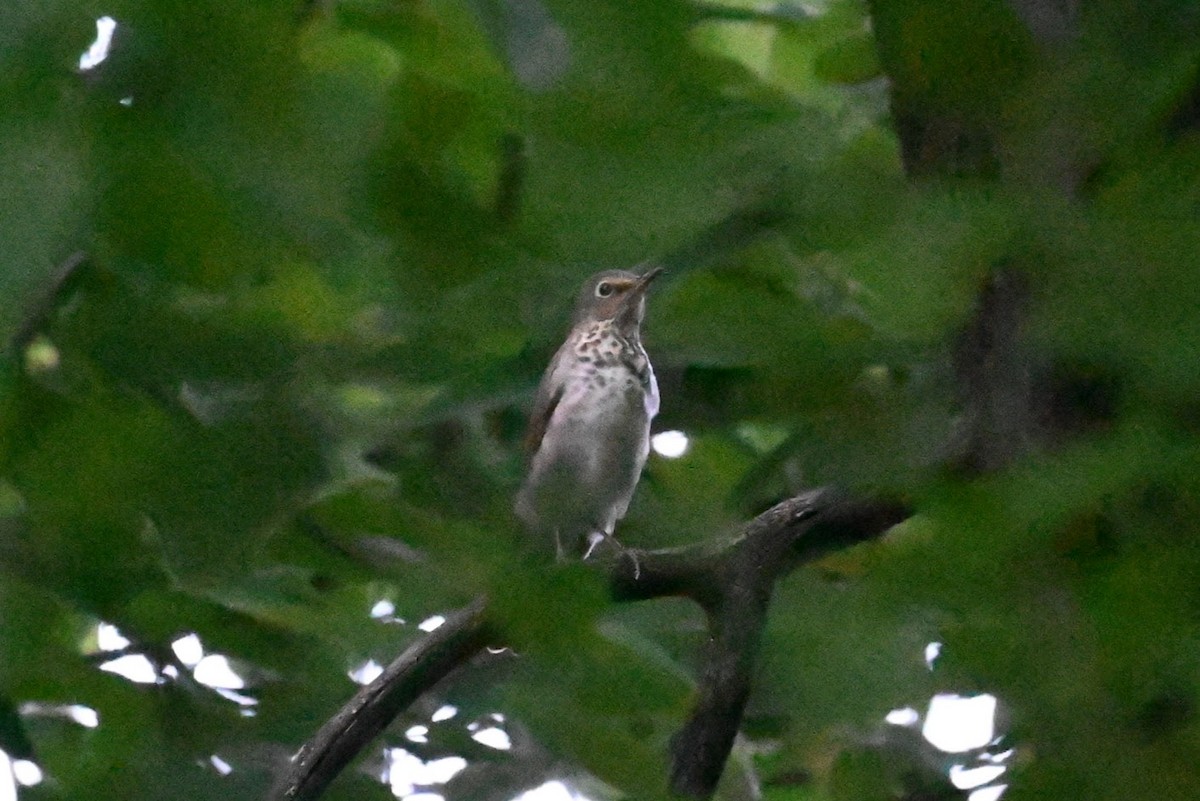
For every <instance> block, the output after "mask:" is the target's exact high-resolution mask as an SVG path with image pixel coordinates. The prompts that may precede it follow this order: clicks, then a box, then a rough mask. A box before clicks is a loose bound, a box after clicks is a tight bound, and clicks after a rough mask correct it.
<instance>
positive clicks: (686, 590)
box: [269, 488, 911, 801]
mask: <svg viewBox="0 0 1200 801" xmlns="http://www.w3.org/2000/svg"><path fill="white" fill-rule="evenodd" d="M910 514H911V510H910V509H909V508H908V506H907V505H905V504H904V503H902V502H899V501H895V500H879V499H869V500H862V499H854V498H850V497H848V496H845V495H843V494H842V493H840V492H838V491H836V490H832V489H827V488H826V489H817V490H813V491H811V492H806V493H804V494H802V495H798V496H796V497H794V498H789V499H788V500H785V501H783V502H781V503H779V504H776V505H775V506H773V507H771V508H770V509H768V510H767V511H765V512H763V513H762V514H760V515H759V516H758V517H756V518H754V519H753V520H751V521H750V522H748V523H747V524H746V525H745V526H743V527H742V529H741V530H740V531H739V532H738V533H737V534H736V535H734V536H732V537H724V538H720V537H719V538H714V539H712V540H709V541H705V542H702V543H699V544H696V545H690V546H685V547H682V548H670V549H662V550H637V549H628V550H626V551H624V552H621V553H618V554H616V555H614V556H612V557H611V558H609V559H608V560H606V561H604V562H600V563H599V564H598V567H599V568H601V569H603V570H605V571H606V572H607V573H608V578H609V591H610V593H611V595H612V598H613V600H614V601H618V602H630V601H640V600H648V599H652V598H660V597H664V596H681V597H686V598H690V599H692V600H694V601H695V602H696V603H698V604H699V605H700V606H701V607H703V609H704V610H705V612H706V614H707V616H708V622H709V635H710V639H709V647H708V651H707V653H706V656H705V661H704V665H703V667H702V668H701V673H700V678H699V682H698V686H697V693H696V704H695V707H694V708H693V710H692V713H691V715H690V716H689V718H688V721H687V723H686V724H685V725H684V727H683V728H682V729H681V730H680V731H679V732H678V734H676V736H675V737H674V738H673V740H672V743H671V790H672V792H674V793H675V794H676V795H679V796H682V797H685V798H696V799H705V798H709V797H711V796H712V794H713V792H714V790H715V789H716V785H717V781H718V780H719V779H720V777H721V772H722V770H723V769H724V766H725V762H726V759H727V758H728V756H729V750H730V748H732V746H733V741H734V737H735V736H736V735H737V731H738V728H739V727H740V725H741V720H742V713H743V711H744V710H745V706H746V701H747V699H748V698H749V695H750V679H751V676H752V674H753V668H754V661H755V658H756V656H757V653H758V645H759V641H760V639H761V637H762V631H763V627H764V626H765V624H766V617H767V610H768V607H769V604H770V599H771V593H772V591H773V590H774V586H775V582H776V581H777V580H778V579H779V578H780V577H782V576H784V575H786V574H787V573H789V572H791V571H792V570H794V569H796V568H797V567H800V566H801V565H804V564H807V563H810V562H812V561H814V560H816V559H819V558H820V557H822V556H824V555H826V554H828V553H831V552H833V551H837V550H841V549H844V548H848V547H850V546H852V545H855V544H858V543H860V542H864V541H866V540H870V539H874V538H876V537H879V536H880V535H881V534H883V533H884V532H885V531H887V530H888V529H889V528H891V527H892V526H893V525H895V524H896V523H899V522H901V521H902V520H904V519H905V518H907V517H908V516H909V515H910ZM485 609H486V600H485V599H484V598H483V597H482V596H481V597H479V598H477V599H475V600H474V601H473V602H472V603H471V604H469V605H468V606H466V607H464V608H463V609H460V610H458V611H457V612H455V613H453V614H451V615H448V616H447V620H446V622H445V623H443V624H442V625H441V627H440V628H438V629H437V630H436V631H435V632H434V633H433V634H431V635H429V637H427V638H425V639H423V640H421V641H420V642H418V643H416V644H415V645H413V646H411V647H409V648H408V649H407V650H406V651H405V652H404V653H403V654H401V655H400V656H399V657H398V658H397V659H396V660H395V661H394V662H392V664H390V665H389V666H388V668H387V670H385V671H384V673H383V674H382V675H381V676H380V677H379V678H377V679H376V680H375V681H374V682H372V683H371V684H370V685H368V686H367V687H364V688H363V689H362V690H360V691H359V692H358V693H357V694H356V695H355V696H354V698H352V699H351V700H350V701H349V702H348V703H347V704H346V705H345V706H344V707H343V708H342V709H341V710H340V711H339V712H338V713H337V714H336V715H334V716H333V717H332V718H330V719H329V721H328V722H326V724H325V725H324V726H322V727H321V729H320V731H318V732H317V733H316V734H315V735H314V736H313V738H312V739H311V740H310V741H309V742H308V743H307V744H305V746H304V747H303V748H301V749H300V752H299V753H298V754H297V755H296V757H295V758H294V759H293V760H292V762H291V764H290V766H289V768H288V771H287V772H286V774H285V775H284V776H282V777H281V778H280V780H279V781H278V782H277V783H276V785H275V787H274V788H273V790H272V792H271V794H270V796H269V798H270V799H272V801H284V800H285V799H286V801H312V799H315V798H317V797H318V796H319V795H320V793H321V792H322V790H323V789H324V788H325V786H326V785H328V784H329V782H330V781H332V780H333V778H334V777H335V776H336V775H337V774H338V773H339V772H340V771H341V770H342V769H343V768H344V767H345V766H346V765H347V764H348V763H349V762H350V761H351V760H352V759H353V758H354V757H355V755H357V754H358V752H359V751H360V750H361V749H362V748H363V747H365V746H366V744H367V743H369V742H370V741H371V740H373V739H374V738H375V737H376V736H378V734H379V733H380V732H382V731H383V729H384V728H386V727H387V725H388V724H389V723H390V722H391V721H392V719H393V718H395V716H396V715H398V714H399V713H400V712H401V711H403V709H404V708H405V707H406V706H408V705H409V704H410V703H412V702H413V701H414V700H416V698H417V697H418V696H420V695H421V694H422V693H423V692H425V691H427V690H429V689H430V688H432V687H433V686H434V685H435V684H437V683H438V682H439V681H440V680H441V679H443V678H444V677H445V676H446V675H447V674H448V673H450V672H451V671H452V670H453V669H454V668H455V667H457V666H459V665H460V664H462V663H464V662H465V661H467V660H468V659H469V658H471V656H473V655H474V654H475V653H476V652H477V651H478V650H479V649H480V648H482V647H483V645H484V644H485V640H488V639H496V637H495V635H494V632H492V631H491V630H490V628H489V626H488V623H487V619H486V612H485Z"/></svg>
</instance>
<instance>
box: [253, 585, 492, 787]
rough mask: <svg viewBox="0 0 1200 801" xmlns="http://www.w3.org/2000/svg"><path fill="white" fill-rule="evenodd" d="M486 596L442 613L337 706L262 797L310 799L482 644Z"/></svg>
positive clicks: (484, 637) (484, 629) (484, 636)
mask: <svg viewBox="0 0 1200 801" xmlns="http://www.w3.org/2000/svg"><path fill="white" fill-rule="evenodd" d="M486 605H487V602H486V599H485V598H484V597H483V596H480V597H478V598H476V599H475V600H473V601H472V602H471V603H469V604H467V605H466V606H465V607H463V608H462V609H459V610H457V611H455V612H452V613H450V614H448V615H446V622H445V623H443V624H442V625H441V626H439V627H438V628H437V629H436V630H435V631H433V632H432V633H431V634H430V635H429V636H427V637H425V638H423V639H421V640H420V641H419V642H416V643H414V644H413V645H412V646H410V647H409V648H407V649H406V650H405V651H404V653H402V654H400V656H398V657H397V658H396V659H395V660H394V661H393V662H392V663H391V664H390V665H388V666H387V669H386V670H384V671H383V673H382V674H381V675H380V676H379V677H378V678H377V679H375V681H373V682H371V683H370V684H368V685H367V686H366V687H363V688H362V689H361V690H359V691H358V692H357V693H355V695H354V697H353V698H351V699H350V701H349V702H348V703H347V704H346V705H345V706H343V707H342V708H341V709H340V710H338V712H337V714H335V715H334V716H333V717H332V718H330V719H329V720H328V721H326V723H325V725H324V726H322V727H321V728H320V730H318V731H317V733H316V734H315V735H313V737H312V739H311V740H309V741H308V742H307V743H305V744H304V746H303V747H302V748H301V749H300V751H299V752H298V753H297V754H296V756H295V757H293V759H292V761H291V764H290V765H289V766H288V769H287V771H285V772H284V773H283V774H282V775H281V776H280V777H279V779H278V781H276V783H275V785H274V787H272V788H271V792H270V793H269V795H268V798H270V799H273V800H274V801H284V799H287V801H312V799H315V798H317V797H319V796H320V795H321V793H322V792H323V791H324V790H325V787H326V786H327V785H328V784H329V783H330V782H331V781H333V779H334V778H335V777H336V776H337V775H338V774H339V773H341V771H342V769H343V768H344V767H346V765H348V764H349V763H350V762H351V761H352V760H353V759H354V757H355V756H356V755H357V754H358V753H359V751H361V750H362V749H363V748H364V747H365V746H366V745H367V744H368V743H370V742H371V741H372V740H374V739H375V738H376V737H377V736H379V733H380V732H382V731H383V730H384V729H385V728H387V726H388V724H390V723H391V722H392V720H394V719H395V717H396V716H397V715H399V714H400V713H401V712H402V711H404V709H405V708H406V707H408V706H409V705H410V704H411V703H412V702H413V701H415V700H416V699H417V698H418V697H420V695H421V694H422V693H424V692H425V691H427V690H429V689H430V688H432V687H433V686H434V685H435V684H437V683H438V682H439V681H441V680H442V679H443V678H445V676H446V675H447V674H448V673H450V672H451V671H452V670H454V668H456V667H458V666H459V665H461V664H463V663H464V662H466V661H467V660H468V659H470V658H471V656H472V655H474V654H475V653H476V652H478V651H479V650H480V649H481V648H483V646H484V645H485V644H486V641H487V639H488V632H487V625H486V620H485V617H484V609H485V607H486Z"/></svg>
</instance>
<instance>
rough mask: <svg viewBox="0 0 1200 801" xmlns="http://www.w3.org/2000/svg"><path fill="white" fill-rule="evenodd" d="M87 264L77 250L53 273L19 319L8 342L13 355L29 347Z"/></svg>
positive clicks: (86, 256) (85, 254)
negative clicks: (19, 322)
mask: <svg viewBox="0 0 1200 801" xmlns="http://www.w3.org/2000/svg"><path fill="white" fill-rule="evenodd" d="M87 263H88V254H87V253H85V252H84V251H82V250H78V251H76V252H74V253H72V254H71V255H70V256H68V257H67V258H66V259H64V260H63V262H62V263H61V264H60V265H59V266H58V268H57V269H56V270H55V271H54V275H53V276H52V277H51V279H50V283H49V284H48V285H47V286H46V289H45V290H44V291H43V292H42V294H41V295H39V296H38V297H37V298H36V299H35V300H34V302H33V303H31V304H30V305H29V308H28V309H27V310H26V312H25V316H24V317H23V318H21V324H20V325H18V326H17V330H16V332H15V333H14V334H13V335H12V339H11V340H10V343H11V344H10V347H11V348H12V352H13V353H18V354H19V353H20V352H21V351H23V350H25V348H27V347H29V343H30V342H32V341H33V338H34V337H36V336H37V334H38V331H40V330H41V329H42V327H43V326H44V325H45V324H46V320H47V319H49V317H50V315H51V314H52V313H53V312H54V309H55V307H56V306H58V302H59V300H60V299H61V298H62V296H63V294H64V293H65V292H66V291H67V288H68V287H69V286H70V285H71V279H72V278H74V277H75V275H76V274H77V273H78V272H79V270H80V268H81V267H83V266H84V265H85V264H87Z"/></svg>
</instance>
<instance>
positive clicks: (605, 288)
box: [596, 281, 613, 298]
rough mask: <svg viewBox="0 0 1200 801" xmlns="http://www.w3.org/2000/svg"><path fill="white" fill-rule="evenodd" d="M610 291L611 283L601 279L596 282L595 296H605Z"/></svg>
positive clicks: (611, 290) (611, 289) (609, 293)
mask: <svg viewBox="0 0 1200 801" xmlns="http://www.w3.org/2000/svg"><path fill="white" fill-rule="evenodd" d="M612 293H613V285H612V284H610V283H608V282H607V281H601V282H600V283H598V284H596V297H598V298H607V297H608V296H609V295H611V294H612Z"/></svg>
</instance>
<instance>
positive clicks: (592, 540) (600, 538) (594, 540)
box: [583, 531, 619, 562]
mask: <svg viewBox="0 0 1200 801" xmlns="http://www.w3.org/2000/svg"><path fill="white" fill-rule="evenodd" d="M611 537H612V535H611V534H603V533H601V532H599V531H593V532H592V533H590V534H588V546H587V550H586V551H584V552H583V559H584V561H585V562H586V561H587V560H588V559H590V558H591V556H592V553H593V552H594V551H595V550H596V546H597V545H599V544H600V543H602V542H604V540H606V539H608V538H611ZM613 542H616V540H613ZM618 544H619V543H618Z"/></svg>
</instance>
